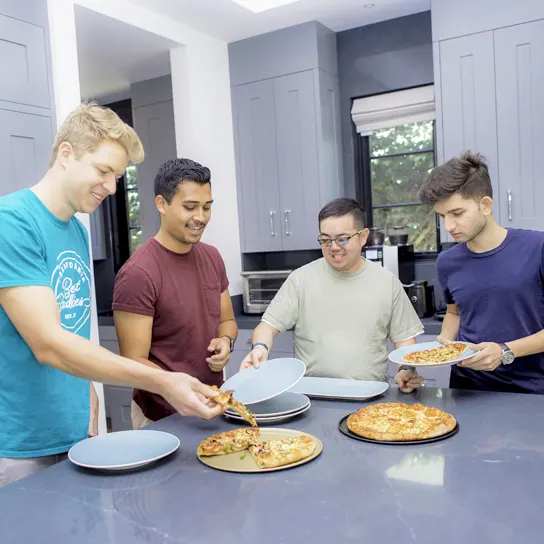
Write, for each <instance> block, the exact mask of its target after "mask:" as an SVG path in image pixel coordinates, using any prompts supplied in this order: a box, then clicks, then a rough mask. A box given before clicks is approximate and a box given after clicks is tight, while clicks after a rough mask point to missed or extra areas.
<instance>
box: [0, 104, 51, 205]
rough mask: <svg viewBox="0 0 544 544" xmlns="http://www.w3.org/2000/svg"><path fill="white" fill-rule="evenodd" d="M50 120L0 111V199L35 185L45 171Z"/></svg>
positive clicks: (49, 140)
mask: <svg viewBox="0 0 544 544" xmlns="http://www.w3.org/2000/svg"><path fill="white" fill-rule="evenodd" d="M52 143H53V134H52V127H51V118H50V117H45V116H41V115H33V114H30V113H23V112H20V111H7V110H2V109H0V163H1V164H2V178H1V180H0V196H2V195H5V194H7V193H12V192H14V191H17V190H19V189H25V188H27V187H30V186H31V185H34V184H35V183H37V182H38V181H39V180H40V179H41V178H42V176H43V175H44V174H45V172H46V171H47V168H48V166H49V159H50V156H51V145H52Z"/></svg>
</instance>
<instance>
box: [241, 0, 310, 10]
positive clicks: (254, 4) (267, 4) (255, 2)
mask: <svg viewBox="0 0 544 544" xmlns="http://www.w3.org/2000/svg"><path fill="white" fill-rule="evenodd" d="M232 1H233V2H234V3H235V4H238V5H239V6H242V7H243V8H246V9H248V10H249V11H252V12H253V13H260V12H261V11H266V10H267V9H273V8H279V7H280V6H286V5H287V4H294V3H295V2H300V0H232Z"/></svg>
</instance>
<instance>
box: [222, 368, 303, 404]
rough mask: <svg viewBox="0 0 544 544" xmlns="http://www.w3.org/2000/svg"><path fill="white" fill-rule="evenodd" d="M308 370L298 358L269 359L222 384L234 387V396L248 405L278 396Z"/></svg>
mask: <svg viewBox="0 0 544 544" xmlns="http://www.w3.org/2000/svg"><path fill="white" fill-rule="evenodd" d="M304 372H306V365H305V364H304V363H303V362H302V361H299V360H298V359H291V358H285V359H269V360H268V361H264V362H263V363H261V364H260V366H259V368H254V367H251V368H248V369H246V370H242V371H241V372H238V374H235V375H234V376H231V377H230V378H229V379H228V380H227V381H226V382H225V383H224V384H223V385H222V386H221V389H222V390H223V391H227V390H229V389H232V390H233V391H234V398H235V399H236V400H238V401H240V402H241V403H242V404H245V405H246V406H248V405H250V404H257V403H258V402H263V401H265V400H268V399H271V398H273V397H277V396H278V395H280V394H281V393H283V392H284V391H287V390H288V389H289V388H291V387H293V385H295V384H296V383H297V382H298V381H299V380H300V378H302V376H304Z"/></svg>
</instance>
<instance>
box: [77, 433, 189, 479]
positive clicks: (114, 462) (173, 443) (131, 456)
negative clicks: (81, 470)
mask: <svg viewBox="0 0 544 544" xmlns="http://www.w3.org/2000/svg"><path fill="white" fill-rule="evenodd" d="M178 448H179V440H178V438H177V437H176V436H174V435H173V434H170V433H165V432H162V431H146V430H140V431H119V432H115V433H109V434H104V435H100V436H96V437H94V438H87V439H85V440H82V441H81V442H78V443H77V444H76V445H75V446H72V448H71V449H70V451H69V452H68V459H70V461H72V463H74V464H75V465H78V466H80V467H85V468H94V469H99V470H128V469H133V468H138V467H141V466H143V465H147V464H149V463H153V462H154V461H158V460H159V459H162V458H163V457H166V456H167V455H170V454H171V453H174V452H175V451H176V450H177V449H178Z"/></svg>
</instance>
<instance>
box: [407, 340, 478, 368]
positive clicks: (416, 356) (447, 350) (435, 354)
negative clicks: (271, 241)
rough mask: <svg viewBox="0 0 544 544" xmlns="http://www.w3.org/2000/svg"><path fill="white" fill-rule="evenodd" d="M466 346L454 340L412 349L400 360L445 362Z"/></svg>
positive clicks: (408, 361)
mask: <svg viewBox="0 0 544 544" xmlns="http://www.w3.org/2000/svg"><path fill="white" fill-rule="evenodd" d="M467 348H468V346H467V345H466V344H462V343H460V342H455V343H452V344H446V345H444V346H440V347H438V348H434V349H425V350H421V351H412V353H408V354H406V355H405V356H404V357H403V358H402V360H403V361H406V362H407V363H447V362H449V361H453V360H454V359H457V357H459V356H461V355H462V354H463V352H465V351H466V350H467Z"/></svg>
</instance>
